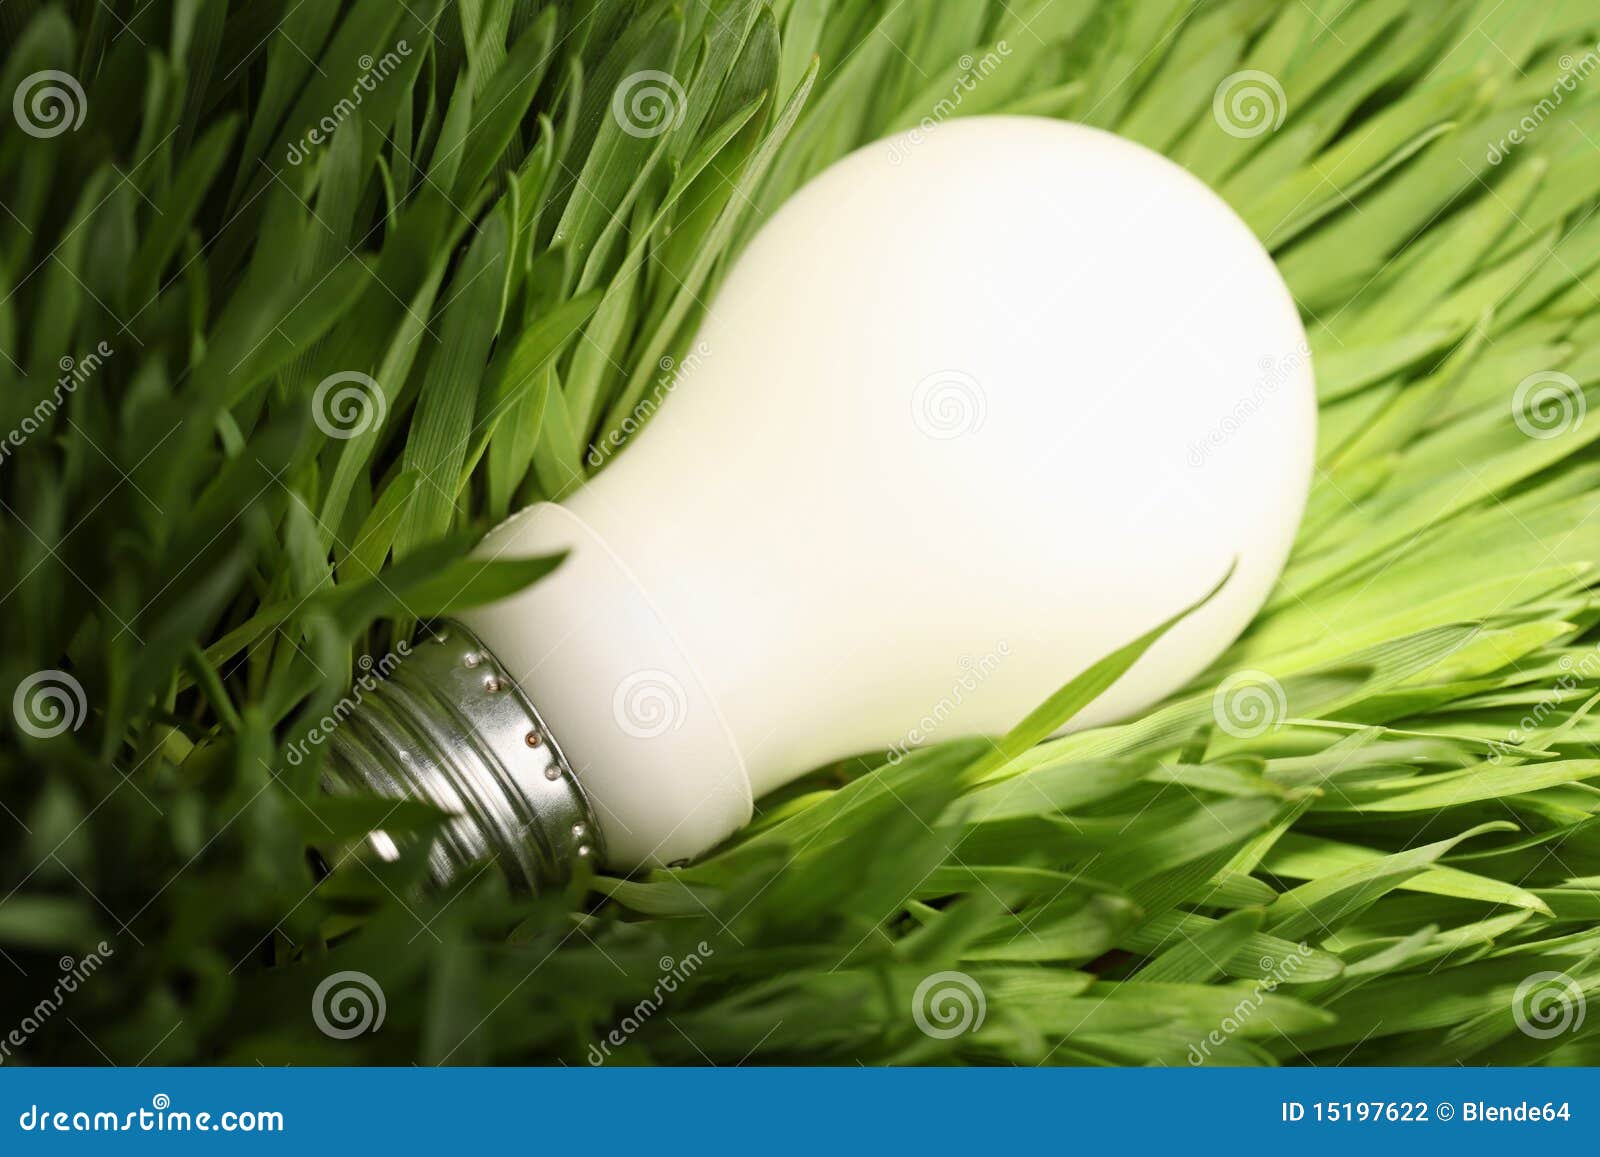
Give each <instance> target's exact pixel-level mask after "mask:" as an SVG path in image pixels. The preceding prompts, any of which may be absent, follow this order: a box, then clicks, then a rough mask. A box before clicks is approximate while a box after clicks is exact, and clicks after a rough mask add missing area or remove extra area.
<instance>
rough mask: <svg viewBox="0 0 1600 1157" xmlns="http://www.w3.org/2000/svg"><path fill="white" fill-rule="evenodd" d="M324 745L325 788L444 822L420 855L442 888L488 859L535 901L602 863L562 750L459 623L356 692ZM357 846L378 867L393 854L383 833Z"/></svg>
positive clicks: (584, 801) (442, 628)
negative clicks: (441, 815) (587, 866)
mask: <svg viewBox="0 0 1600 1157" xmlns="http://www.w3.org/2000/svg"><path fill="white" fill-rule="evenodd" d="M328 745H329V752H328V761H327V765H326V771H325V784H326V786H327V787H328V789H329V790H330V791H332V792H334V793H336V794H337V793H351V792H356V791H362V792H367V793H372V794H376V795H379V796H383V797H385V798H389V799H395V800H401V799H417V800H421V801H423V802H425V803H429V804H432V805H433V806H434V807H436V808H438V809H439V810H441V811H443V812H446V813H448V814H449V815H450V816H451V819H450V820H449V821H448V822H447V823H446V824H445V826H444V828H443V830H442V831H441V832H440V833H439V835H438V837H437V838H436V839H435V841H434V843H433V846H432V847H431V848H430V849H429V852H428V859H429V869H430V872H431V874H432V876H433V877H434V879H435V880H436V881H438V882H440V883H443V882H446V881H448V880H449V879H451V878H452V877H454V876H456V875H458V874H459V873H460V872H461V870H462V869H463V868H464V867H465V866H466V865H468V864H472V863H475V862H478V861H483V860H488V861H492V862H493V863H495V864H496V865H497V866H498V867H500V868H501V869H502V870H503V871H504V872H505V874H506V876H507V877H508V878H509V879H510V880H511V882H512V884H513V886H516V887H518V888H521V889H526V890H528V891H535V892H537V891H540V890H543V889H546V888H549V887H551V886H555V885H559V884H561V883H564V882H565V881H566V880H567V879H568V878H570V876H571V874H572V872H573V870H574V868H575V867H576V865H578V864H579V863H583V862H589V863H594V862H598V861H599V860H600V859H601V858H602V855H603V849H602V847H601V844H600V830H599V827H598V825H597V824H596V823H595V818H594V813H593V810H592V809H591V807H590V805H589V800H588V798H587V797H586V796H585V795H584V792H583V789H582V787H581V786H580V785H579V783H578V779H577V776H575V775H574V774H573V772H572V767H571V766H570V765H569V764H568V762H567V759H566V757H565V756H564V755H563V754H562V752H561V747H560V745H559V744H558V743H557V742H556V739H555V737H554V736H553V735H551V733H550V731H549V729H548V728H547V727H546V726H545V723H544V720H543V718H542V717H541V716H540V714H539V712H538V709H537V708H535V707H534V705H533V704H532V703H531V702H530V701H529V700H528V698H527V696H526V695H525V694H524V693H523V692H522V690H521V689H520V688H519V687H518V686H517V683H516V682H515V680H513V679H512V678H511V677H510V675H509V674H507V672H506V670H505V668H504V666H503V665H502V664H501V662H500V661H499V660H498V659H497V658H496V657H495V656H494V654H493V653H492V652H491V651H490V650H489V649H488V648H487V647H485V646H484V645H483V643H482V641H481V640H479V639H478V637H477V636H476V635H474V634H473V633H472V632H471V631H469V630H468V629H467V628H466V627H464V626H462V625H461V624H460V623H457V622H446V623H441V624H439V625H438V626H437V627H436V628H435V630H434V632H433V634H432V635H431V636H428V637H424V638H423V640H422V641H421V642H419V643H418V644H417V645H416V646H415V647H413V648H412V650H411V652H410V653H409V654H408V655H407V656H406V658H405V659H404V660H403V661H402V662H400V663H399V664H398V665H397V666H396V667H395V668H394V669H393V670H392V671H391V672H390V673H389V674H388V676H387V677H386V678H384V679H382V680H378V681H376V682H374V683H373V684H372V685H371V686H370V687H367V688H365V689H364V690H363V692H362V694H361V695H360V697H359V699H358V701H357V702H356V705H355V707H354V708H353V709H352V710H351V711H350V712H349V713H348V714H347V715H346V716H345V718H344V720H343V722H342V723H341V724H340V726H338V727H337V728H335V729H334V731H333V732H332V734H331V735H330V737H329V740H328ZM367 842H368V844H369V845H370V847H371V850H372V851H373V852H375V853H376V854H377V855H379V856H380V857H382V858H385V859H393V858H395V857H396V856H397V855H398V854H399V849H398V844H397V840H396V839H395V838H391V837H390V836H389V835H388V834H386V833H384V832H382V831H374V832H372V833H370V835H369V836H368V840H367Z"/></svg>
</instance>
